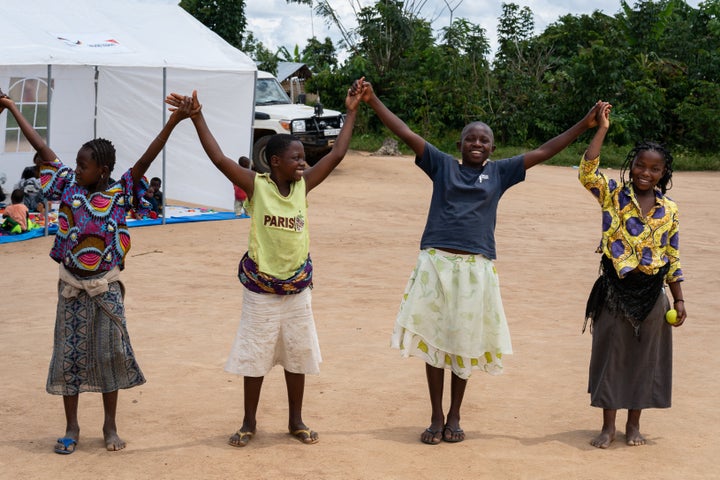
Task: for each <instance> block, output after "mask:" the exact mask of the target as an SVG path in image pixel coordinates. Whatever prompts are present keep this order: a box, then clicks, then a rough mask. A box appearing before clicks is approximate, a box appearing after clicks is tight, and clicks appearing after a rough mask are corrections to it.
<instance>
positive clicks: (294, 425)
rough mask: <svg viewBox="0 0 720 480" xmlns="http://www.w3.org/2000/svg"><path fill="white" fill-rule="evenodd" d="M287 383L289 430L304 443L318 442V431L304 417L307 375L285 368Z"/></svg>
mask: <svg viewBox="0 0 720 480" xmlns="http://www.w3.org/2000/svg"><path fill="white" fill-rule="evenodd" d="M285 385H287V397H288V430H289V431H290V434H291V435H293V436H294V437H295V438H297V439H298V440H300V441H301V442H303V443H317V442H318V440H319V439H320V438H319V437H318V434H317V432H315V431H313V430H310V428H308V426H307V425H305V423H304V422H303V419H302V404H303V395H304V393H305V375H304V374H302V373H292V372H288V371H287V370H285Z"/></svg>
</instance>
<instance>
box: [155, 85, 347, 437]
mask: <svg viewBox="0 0 720 480" xmlns="http://www.w3.org/2000/svg"><path fill="white" fill-rule="evenodd" d="M181 98H182V97H180V96H179V95H177V94H171V95H170V96H169V97H168V99H167V102H168V103H169V104H170V105H178V102H179V100H180V99H181ZM193 99H194V102H195V104H194V106H193V109H194V110H198V111H199V112H200V113H198V114H197V115H194V116H193V123H194V124H195V128H196V130H197V132H198V136H199V137H200V141H201V143H202V145H203V148H204V149H205V152H206V153H207V155H208V157H210V160H212V162H213V163H214V164H215V166H216V167H217V168H218V169H219V170H220V171H221V172H222V173H223V174H225V176H226V177H227V178H228V179H229V180H230V181H231V182H232V183H233V184H235V185H237V186H239V187H240V188H242V189H243V190H244V191H245V193H246V194H247V201H246V206H247V210H248V214H249V215H250V222H251V223H250V235H249V241H248V251H247V253H245V255H244V256H243V258H242V260H241V261H240V265H239V268H238V276H239V278H240V281H241V283H242V284H243V286H244V287H245V288H243V308H242V314H241V317H240V325H239V327H238V330H237V335H236V337H235V342H234V344H233V347H232V350H231V352H230V356H229V358H228V360H227V363H226V365H225V370H226V371H228V372H230V373H235V374H239V375H243V376H244V379H243V386H244V391H245V395H244V398H245V404H244V407H245V416H244V418H243V423H242V426H241V427H240V428H239V429H238V430H237V432H235V433H234V434H233V435H232V436H231V437H230V439H229V442H228V443H229V444H230V445H232V446H234V447H244V446H246V445H247V444H248V443H249V442H250V439H251V438H252V437H253V435H255V432H256V428H257V421H256V420H257V419H256V413H257V407H258V403H259V400H260V389H261V387H262V383H263V379H264V377H265V375H266V374H267V373H268V372H269V371H270V369H272V367H273V366H275V365H278V364H279V365H282V367H283V369H284V373H285V384H286V386H287V395H288V407H289V413H288V431H289V433H290V434H291V435H292V436H293V437H295V438H297V439H298V440H300V441H301V442H303V443H306V444H312V443H317V442H318V440H319V437H318V434H317V432H315V431H314V430H311V429H310V428H308V426H307V425H305V423H304V422H303V419H302V402H303V394H304V391H305V375H306V374H312V375H317V374H318V373H319V372H320V362H321V356H320V348H319V345H318V339H317V333H316V330H315V322H314V318H313V313H312V305H311V295H310V288H311V287H312V262H311V260H310V255H309V245H310V236H309V230H308V218H307V198H306V195H307V193H308V192H310V190H312V189H313V188H315V187H317V186H318V185H319V184H320V183H321V182H322V181H323V180H325V179H326V178H327V176H328V175H330V173H331V172H332V171H333V169H335V167H337V166H338V165H339V164H340V161H341V160H342V159H343V157H344V156H345V153H347V150H348V147H349V145H350V138H351V136H352V129H353V126H354V124H355V115H356V111H357V107H358V104H359V98H357V97H351V96H349V95H348V97H347V98H346V99H345V105H346V107H347V115H346V116H345V120H344V124H343V127H342V129H341V130H340V135H338V137H337V140H336V141H335V143H334V144H333V147H332V150H330V152H329V153H328V154H327V155H325V156H324V157H323V158H321V159H320V160H319V161H318V162H317V163H316V164H315V165H313V166H312V167H310V166H308V165H307V164H306V163H305V150H304V148H303V144H302V143H301V142H300V140H299V139H298V138H297V137H295V136H293V135H287V134H279V135H273V136H272V137H271V138H270V140H269V141H268V144H267V147H266V153H265V154H266V156H267V159H268V163H269V164H270V173H269V174H267V173H265V174H260V173H256V172H255V171H253V170H251V169H250V168H249V167H250V165H249V164H246V165H243V164H242V163H238V162H237V161H235V160H233V159H231V158H229V157H227V156H225V154H224V153H223V151H222V150H221V148H220V146H219V145H218V143H217V141H216V140H215V138H214V137H213V135H212V133H211V132H210V129H209V128H208V126H207V123H206V122H205V118H204V117H203V115H202V112H201V111H200V104H199V103H197V94H196V92H193Z"/></svg>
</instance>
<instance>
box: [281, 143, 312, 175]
mask: <svg viewBox="0 0 720 480" xmlns="http://www.w3.org/2000/svg"><path fill="white" fill-rule="evenodd" d="M273 160H276V163H275V165H274V166H275V168H276V169H277V173H278V177H279V178H282V179H288V180H291V181H294V182H297V181H299V180H300V179H301V178H302V176H303V172H304V171H305V167H306V166H307V164H306V163H305V148H304V147H303V144H302V143H301V142H299V141H294V142H291V143H290V144H289V145H288V147H287V149H286V150H285V151H283V152H282V154H281V155H278V156H277V157H275V158H273Z"/></svg>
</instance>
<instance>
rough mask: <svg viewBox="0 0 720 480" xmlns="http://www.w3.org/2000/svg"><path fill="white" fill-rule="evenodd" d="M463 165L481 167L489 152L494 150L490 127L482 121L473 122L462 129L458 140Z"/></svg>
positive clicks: (488, 156)
mask: <svg viewBox="0 0 720 480" xmlns="http://www.w3.org/2000/svg"><path fill="white" fill-rule="evenodd" d="M458 149H460V154H461V155H462V163H463V165H467V166H470V167H482V166H483V165H484V164H485V162H486V161H487V159H488V158H490V154H492V152H494V151H495V139H494V136H493V132H492V130H490V127H488V126H487V125H485V124H484V123H482V122H474V123H472V124H470V125H468V126H467V127H465V129H463V133H462V138H461V139H460V141H459V142H458Z"/></svg>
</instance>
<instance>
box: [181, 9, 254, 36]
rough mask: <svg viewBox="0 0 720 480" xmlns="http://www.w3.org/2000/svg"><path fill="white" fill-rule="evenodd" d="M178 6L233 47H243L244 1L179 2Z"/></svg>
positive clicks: (245, 23) (245, 24) (244, 25)
mask: <svg viewBox="0 0 720 480" xmlns="http://www.w3.org/2000/svg"><path fill="white" fill-rule="evenodd" d="M180 6H181V7H182V8H183V9H185V11H187V12H188V13H189V14H190V15H192V16H193V17H195V18H196V19H198V20H199V21H200V22H201V23H202V24H203V25H205V26H206V27H208V28H209V29H210V30H212V31H213V32H215V33H217V34H218V35H220V36H221V37H222V38H223V39H224V40H225V41H226V42H228V43H229V44H230V45H232V46H233V47H236V48H241V46H242V45H243V36H244V33H245V27H246V26H247V22H246V20H245V0H181V1H180Z"/></svg>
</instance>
